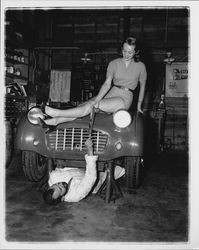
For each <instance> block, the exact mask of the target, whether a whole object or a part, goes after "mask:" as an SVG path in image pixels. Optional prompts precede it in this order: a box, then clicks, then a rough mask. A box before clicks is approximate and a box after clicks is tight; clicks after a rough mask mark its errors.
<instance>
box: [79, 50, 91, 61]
mask: <svg viewBox="0 0 199 250" xmlns="http://www.w3.org/2000/svg"><path fill="white" fill-rule="evenodd" d="M80 60H81V61H83V62H84V63H87V62H90V61H91V58H89V57H88V53H87V52H85V53H84V57H82V58H81V59H80Z"/></svg>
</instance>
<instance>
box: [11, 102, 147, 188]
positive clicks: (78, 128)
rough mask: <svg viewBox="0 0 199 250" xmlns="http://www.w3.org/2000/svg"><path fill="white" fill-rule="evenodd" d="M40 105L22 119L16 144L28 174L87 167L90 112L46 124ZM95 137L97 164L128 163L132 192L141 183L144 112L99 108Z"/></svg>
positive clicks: (36, 175)
mask: <svg viewBox="0 0 199 250" xmlns="http://www.w3.org/2000/svg"><path fill="white" fill-rule="evenodd" d="M41 118H44V116H43V113H42V110H41V108H40V107H37V106H35V107H32V108H31V109H30V110H29V111H28V112H27V113H26V114H25V115H24V116H23V117H22V118H21V119H20V121H19V124H18V127H17V131H16V136H15V148H16V149H19V150H21V151H22V166H23V171H24V174H25V176H26V177H27V178H28V179H29V180H31V181H34V182H39V181H40V180H41V179H42V178H43V177H44V175H45V174H46V173H47V171H50V169H52V166H56V167H61V168H62V167H66V166H69V167H85V159H84V155H85V154H86V153H87V152H86V147H85V144H84V143H85V141H86V140H87V138H88V137H89V124H90V115H88V116H85V117H82V118H77V119H75V120H73V121H70V122H64V123H61V124H59V125H57V126H56V127H54V129H52V128H49V127H47V126H43V125H42V123H41ZM91 135H92V141H93V148H94V154H97V155H98V156H99V158H98V162H97V164H98V167H99V168H103V167H104V166H105V165H106V164H107V163H108V162H113V164H120V165H122V166H123V167H125V170H126V171H125V180H126V187H127V190H128V191H129V192H131V191H132V190H134V189H135V188H137V187H138V185H139V182H140V169H141V168H142V166H143V141H144V126H143V116H142V114H141V113H138V112H134V113H130V112H128V111H126V110H118V111H117V112H115V113H114V114H110V113H105V112H96V113H95V117H94V121H93V128H92V134H91Z"/></svg>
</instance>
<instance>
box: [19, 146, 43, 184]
mask: <svg viewBox="0 0 199 250" xmlns="http://www.w3.org/2000/svg"><path fill="white" fill-rule="evenodd" d="M22 167H23V171H24V174H25V176H26V177H27V178H28V179H29V180H30V181H35V182H38V181H40V180H41V179H42V178H43V177H44V175H45V174H46V171H47V158H45V157H43V156H41V155H39V154H37V153H35V152H32V151H23V152H22Z"/></svg>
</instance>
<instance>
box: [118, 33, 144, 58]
mask: <svg viewBox="0 0 199 250" xmlns="http://www.w3.org/2000/svg"><path fill="white" fill-rule="evenodd" d="M125 43H127V44H128V45H130V46H132V45H133V46H135V55H134V57H133V58H134V59H135V62H139V60H140V48H139V46H138V44H137V41H136V38H134V37H127V38H126V39H125V40H124V41H123V42H122V46H121V48H123V45H124V44H125Z"/></svg>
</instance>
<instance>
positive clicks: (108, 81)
mask: <svg viewBox="0 0 199 250" xmlns="http://www.w3.org/2000/svg"><path fill="white" fill-rule="evenodd" d="M111 82H112V76H107V78H106V80H105V82H104V83H103V85H102V86H101V89H100V91H99V93H98V94H97V96H96V97H95V99H94V100H95V102H99V101H101V100H102V98H103V97H104V96H105V95H106V93H107V92H108V91H109V89H110V87H111Z"/></svg>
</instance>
